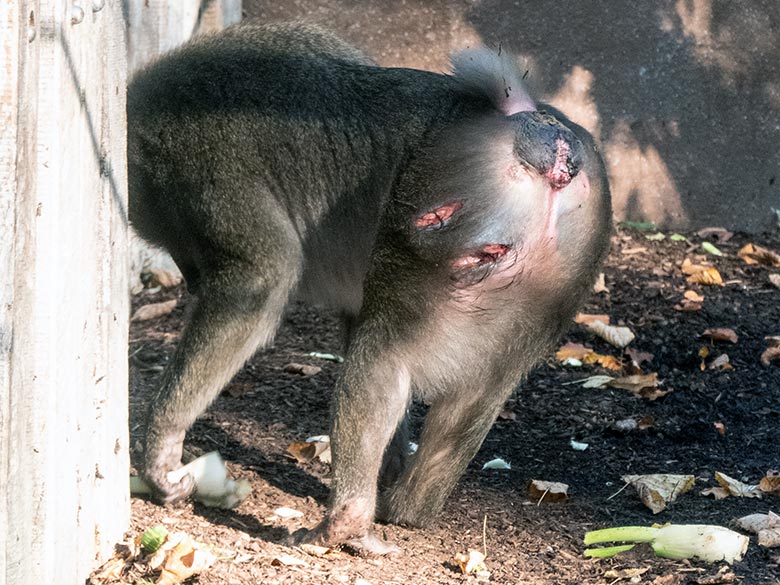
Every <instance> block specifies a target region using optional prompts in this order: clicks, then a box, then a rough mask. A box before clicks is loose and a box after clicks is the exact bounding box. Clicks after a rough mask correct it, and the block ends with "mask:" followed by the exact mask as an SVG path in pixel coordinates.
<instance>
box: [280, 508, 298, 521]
mask: <svg viewBox="0 0 780 585" xmlns="http://www.w3.org/2000/svg"><path fill="white" fill-rule="evenodd" d="M274 516H276V517H277V518H282V519H284V520H288V519H292V518H302V517H303V512H301V511H300V510H295V509H293V508H288V507H287V506H282V507H280V508H277V509H276V510H274Z"/></svg>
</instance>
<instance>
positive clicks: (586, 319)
mask: <svg viewBox="0 0 780 585" xmlns="http://www.w3.org/2000/svg"><path fill="white" fill-rule="evenodd" d="M594 321H601V322H602V323H604V325H609V315H590V314H588V313H577V315H575V317H574V322H575V323H580V324H582V325H590V324H591V323H593V322H594Z"/></svg>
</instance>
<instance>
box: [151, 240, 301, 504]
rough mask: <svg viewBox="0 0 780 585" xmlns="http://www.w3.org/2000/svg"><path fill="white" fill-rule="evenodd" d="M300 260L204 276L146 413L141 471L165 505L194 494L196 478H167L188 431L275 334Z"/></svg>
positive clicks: (234, 266) (238, 267) (235, 266)
mask: <svg viewBox="0 0 780 585" xmlns="http://www.w3.org/2000/svg"><path fill="white" fill-rule="evenodd" d="M295 258H296V257H295V254H289V255H288V256H287V259H286V260H285V262H284V266H282V265H281V263H279V264H280V265H279V266H267V265H266V266H252V265H249V264H247V263H238V262H233V263H232V264H231V265H230V266H229V267H228V268H222V269H220V270H219V271H217V272H215V273H211V274H210V275H207V276H206V277H205V278H203V280H202V281H201V283H200V286H199V296H198V298H197V301H196V304H195V308H194V310H193V313H192V315H191V318H190V321H189V323H188V325H187V326H186V328H185V330H184V332H183V334H182V337H181V340H180V342H179V344H178V347H177V348H176V351H175V353H174V355H173V358H172V360H171V363H170V364H169V365H168V367H167V369H166V370H165V372H164V374H163V377H162V382H161V386H160V390H159V392H158V394H157V396H156V398H155V399H154V400H153V402H152V403H151V404H150V406H149V412H148V417H147V427H146V439H145V452H144V462H143V469H142V473H143V475H144V477H145V478H146V480H147V481H148V482H149V483H150V484H151V485H152V489H153V492H154V495H155V497H156V498H157V499H158V500H160V501H162V502H163V503H171V502H175V501H178V500H181V499H183V498H186V497H187V496H188V495H189V494H190V493H191V492H192V490H193V488H194V485H193V481H192V478H191V477H189V476H187V477H185V478H183V479H182V480H181V481H180V482H179V483H175V484H173V483H171V482H169V481H168V478H167V474H168V472H169V471H171V470H173V469H177V468H178V467H180V466H181V455H182V445H183V441H184V435H185V432H186V431H187V429H188V428H189V427H190V426H191V425H192V424H193V423H194V422H195V419H196V418H197V417H198V416H200V414H201V413H203V411H205V410H206V408H207V407H208V406H209V404H210V403H211V402H212V401H213V400H214V399H215V398H216V397H217V396H218V395H219V392H220V391H221V390H222V388H223V387H224V385H225V384H227V383H228V382H229V381H230V379H231V378H232V377H233V375H234V374H235V373H236V372H237V371H238V369H239V368H240V367H241V366H242V365H243V364H244V362H245V361H246V360H247V359H249V358H250V357H251V356H252V354H253V353H254V352H255V351H256V349H257V348H258V347H260V346H265V345H267V344H268V343H270V341H271V340H272V339H273V337H274V335H275V333H276V330H277V328H278V325H279V321H280V319H281V317H282V314H283V311H284V307H285V305H286V304H287V301H288V298H289V295H290V291H291V290H292V289H293V287H294V286H295V283H296V281H297V275H298V271H297V270H296V266H297V265H298V264H296V261H295ZM291 259H292V260H291Z"/></svg>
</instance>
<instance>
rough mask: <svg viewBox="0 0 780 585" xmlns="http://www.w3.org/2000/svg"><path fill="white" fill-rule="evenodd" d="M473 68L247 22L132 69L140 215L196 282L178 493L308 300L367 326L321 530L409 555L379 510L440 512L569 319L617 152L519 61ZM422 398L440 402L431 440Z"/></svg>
mask: <svg viewBox="0 0 780 585" xmlns="http://www.w3.org/2000/svg"><path fill="white" fill-rule="evenodd" d="M454 65H455V68H454V69H455V73H454V75H441V74H436V73H429V72H424V71H417V70H412V69H394V68H382V67H377V66H376V65H374V63H373V62H372V61H371V60H370V59H369V58H367V57H366V56H365V55H363V54H362V53H361V52H360V51H358V50H357V49H355V48H353V47H352V46H350V45H349V44H347V43H345V42H343V41H341V40H339V39H338V38H337V37H335V36H333V35H331V34H330V33H327V32H325V31H323V30H321V29H319V28H317V27H313V26H307V25H301V24H290V25H274V26H252V25H242V26H238V27H233V28H230V29H228V30H226V31H224V32H222V33H220V34H217V35H214V36H209V37H204V38H200V39H197V40H194V41H193V42H191V43H189V44H188V45H186V46H184V47H183V48H181V49H178V50H176V51H173V52H172V53H170V54H168V55H166V56H164V57H162V58H161V59H160V60H159V61H157V62H156V63H154V64H152V65H151V66H149V67H148V68H146V69H145V70H144V71H142V72H141V73H139V74H138V75H137V76H136V77H135V79H133V81H132V83H131V85H130V87H129V89H128V163H129V169H128V170H129V182H130V217H131V220H132V222H133V224H134V225H135V227H136V228H137V230H138V231H139V232H140V233H141V234H142V235H143V236H144V237H145V238H147V239H148V240H150V241H152V242H154V243H156V244H158V245H161V246H163V247H164V248H166V249H167V250H168V251H169V252H170V253H171V255H172V256H173V258H174V260H175V261H176V263H177V264H178V265H179V267H180V268H181V270H182V273H183V274H184V277H185V279H186V281H187V285H188V287H189V289H190V290H191V291H192V292H193V293H194V294H195V295H196V296H197V300H196V302H195V306H194V309H193V312H192V316H191V318H190V322H189V324H188V326H187V328H186V329H185V331H184V333H183V335H182V338H181V341H180V342H179V345H178V348H177V350H176V352H175V355H174V356H173V358H172V361H171V363H170V365H169V366H168V368H167V369H166V371H165V373H164V374H163V376H162V381H161V384H160V391H159V395H158V396H157V398H156V399H155V400H154V402H153V403H152V404H151V405H150V408H149V417H148V421H147V431H146V444H145V448H146V453H145V461H144V464H143V470H142V471H143V473H144V475H145V476H146V478H147V479H148V480H149V481H150V483H151V484H152V485H153V486H154V489H155V490H156V494H157V496H158V497H159V498H160V499H162V500H163V501H173V500H177V499H181V498H182V497H186V496H187V495H188V494H189V493H190V491H191V490H192V480H191V478H185V480H183V481H182V482H181V483H179V484H171V483H170V482H168V480H167V477H166V473H167V471H169V470H170V469H173V468H176V467H178V466H179V465H180V459H181V448H182V441H183V438H184V433H185V431H186V430H187V428H189V426H190V425H191V424H192V423H193V422H194V420H195V418H196V417H197V416H198V415H200V414H201V413H202V412H203V411H204V410H205V409H206V408H207V407H208V405H209V403H210V402H211V401H212V400H213V399H214V398H215V397H216V396H217V395H218V394H219V392H220V390H221V389H222V387H223V386H224V385H225V384H226V383H227V382H228V381H229V380H230V378H231V377H232V376H233V375H234V374H235V372H236V371H237V370H238V368H240V367H241V365H242V364H243V363H244V361H245V360H247V359H248V358H249V357H250V356H251V355H252V354H253V353H254V352H255V351H256V350H257V349H258V348H261V347H263V346H265V345H267V344H268V343H269V342H270V341H271V339H272V338H273V336H274V334H275V332H276V329H277V327H278V325H279V321H280V319H281V318H282V315H283V311H284V309H285V307H286V305H287V304H288V303H289V302H290V300H291V299H293V298H301V299H304V300H307V301H311V302H314V303H319V304H325V305H329V306H332V307H335V308H336V309H338V310H339V311H341V312H342V313H343V315H344V316H345V321H346V323H347V325H348V327H349V329H350V331H351V336H350V337H351V343H350V347H349V351H348V354H347V359H346V362H345V364H344V366H343V370H342V373H341V376H340V378H339V381H338V382H337V384H336V388H335V390H334V400H333V427H332V432H331V434H332V441H333V456H334V458H333V469H334V478H333V484H332V497H331V503H330V508H329V512H328V516H327V517H326V519H325V520H323V522H322V523H321V524H320V525H319V526H318V527H317V528H316V529H315V530H313V531H312V532H310V533H308V534H306V535H305V536H304V539H307V540H312V541H318V542H325V543H327V544H339V543H350V544H352V545H353V546H356V547H358V548H363V549H366V550H368V551H371V552H377V553H382V552H387V551H388V550H389V549H390V547H389V546H388V545H387V544H386V543H383V542H381V541H379V540H378V539H377V538H376V537H375V536H373V532H372V522H373V520H374V517H375V515H377V516H378V517H379V518H380V519H383V520H386V521H390V522H400V523H407V524H413V525H421V524H425V523H426V522H428V521H429V520H431V519H432V518H433V517H434V516H435V515H436V513H437V512H438V511H439V510H440V509H441V507H442V505H443V503H444V501H445V499H446V497H447V495H448V494H449V492H450V490H451V489H452V487H453V486H454V484H455V482H456V481H457V479H458V477H459V476H460V475H461V474H462V472H463V470H464V469H465V467H466V465H467V464H468V462H469V461H470V459H471V458H472V457H473V456H474V454H475V453H476V452H477V450H478V449H479V447H480V445H481V443H482V441H483V439H484V437H485V435H486V434H487V432H488V430H489V428H490V426H491V424H492V422H493V421H494V419H495V417H496V415H497V413H498V412H499V410H500V408H501V406H502V404H503V402H504V400H505V399H506V397H507V396H508V395H509V393H510V392H511V391H512V389H513V388H514V387H515V386H516V385H517V383H518V382H519V381H520V379H521V378H522V377H523V376H524V375H525V374H526V373H527V372H528V370H529V369H530V368H531V367H532V366H533V365H534V364H535V363H536V362H537V361H538V360H539V359H540V358H541V357H543V356H544V355H545V353H546V352H547V351H549V350H550V349H551V347H552V346H553V344H554V343H555V341H556V340H557V338H558V337H559V336H560V334H561V333H562V331H563V330H564V329H565V328H566V326H567V325H568V323H569V321H570V319H571V317H572V316H573V314H574V313H575V311H576V310H577V307H578V305H579V303H580V302H581V300H582V298H583V297H584V296H585V295H586V294H587V292H588V290H589V288H590V286H591V284H592V282H593V280H594V278H595V276H596V274H597V271H598V266H599V262H600V260H601V259H602V257H603V255H604V254H605V251H606V247H607V242H608V234H609V230H610V202H609V190H608V186H607V183H606V178H605V174H604V169H603V164H602V162H601V159H600V157H599V155H598V152H597V150H596V148H595V146H594V145H593V142H592V140H591V138H590V136H589V135H588V134H587V132H586V131H585V130H583V129H582V128H580V127H579V126H576V125H575V124H572V123H571V122H570V121H568V120H567V119H566V118H565V117H564V116H563V115H562V114H561V113H560V112H557V111H555V110H553V109H552V108H549V107H548V106H543V105H537V104H535V103H534V101H533V100H532V99H531V98H530V97H529V96H528V95H527V94H526V93H525V91H524V89H523V88H522V85H521V78H522V74H521V72H520V71H519V70H518V69H517V67H516V65H514V63H513V62H512V60H511V58H509V57H507V56H506V55H498V54H496V53H492V52H490V51H487V50H477V51H469V52H465V53H462V54H461V55H459V56H457V57H455V58H454ZM413 396H422V397H425V399H426V400H427V401H428V402H430V404H431V407H430V410H429V413H428V415H427V417H426V422H425V426H424V429H423V431H422V436H421V438H420V447H419V450H418V452H417V453H416V454H415V455H412V456H409V455H407V445H408V442H407V441H408V432H407V429H406V424H405V413H406V411H407V407H408V405H409V402H410V400H411V399H412V397H413ZM383 461H384V463H383ZM378 485H379V486H380V487H381V489H380V490H379V492H380V493H379V495H378Z"/></svg>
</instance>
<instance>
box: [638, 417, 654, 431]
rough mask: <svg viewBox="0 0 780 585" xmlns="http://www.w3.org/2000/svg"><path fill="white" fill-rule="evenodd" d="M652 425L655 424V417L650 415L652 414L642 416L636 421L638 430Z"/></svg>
mask: <svg viewBox="0 0 780 585" xmlns="http://www.w3.org/2000/svg"><path fill="white" fill-rule="evenodd" d="M653 425H655V418H653V417H652V416H650V415H647V416H643V417H642V418H640V419H639V420H638V421H637V428H638V429H639V430H640V431H644V430H645V429H649V428H650V427H652V426H653Z"/></svg>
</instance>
